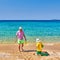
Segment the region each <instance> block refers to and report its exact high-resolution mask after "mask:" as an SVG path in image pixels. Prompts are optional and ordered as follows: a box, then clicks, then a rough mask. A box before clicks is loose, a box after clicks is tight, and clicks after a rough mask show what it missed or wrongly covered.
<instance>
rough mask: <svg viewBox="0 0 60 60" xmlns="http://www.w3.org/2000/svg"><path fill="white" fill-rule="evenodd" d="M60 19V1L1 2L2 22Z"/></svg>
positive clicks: (4, 0)
mask: <svg viewBox="0 0 60 60" xmlns="http://www.w3.org/2000/svg"><path fill="white" fill-rule="evenodd" d="M50 19H60V0H0V20H50Z"/></svg>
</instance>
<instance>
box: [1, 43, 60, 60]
mask: <svg viewBox="0 0 60 60" xmlns="http://www.w3.org/2000/svg"><path fill="white" fill-rule="evenodd" d="M43 51H47V52H48V53H49V54H50V55H49V56H37V55H36V47H35V43H28V44H25V45H24V52H19V50H18V44H0V60H60V43H44V48H43Z"/></svg>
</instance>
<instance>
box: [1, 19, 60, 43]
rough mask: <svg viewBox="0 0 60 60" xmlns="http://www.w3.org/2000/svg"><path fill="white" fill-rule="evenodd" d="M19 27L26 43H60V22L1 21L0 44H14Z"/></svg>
mask: <svg viewBox="0 0 60 60" xmlns="http://www.w3.org/2000/svg"><path fill="white" fill-rule="evenodd" d="M19 26H21V27H22V28H23V31H24V33H25V35H26V38H27V41H32V42H35V39H36V38H39V39H40V40H42V41H43V42H60V21H57V20H50V21H47V20H43V21H42V20H40V21H38V20H34V21H33V20H29V21H27V20H23V21H22V20H19V21H18V20H9V21H7V20H3V21H2V20H1V21H0V43H3V42H11V43H12V42H15V40H16V32H17V31H18V28H19Z"/></svg>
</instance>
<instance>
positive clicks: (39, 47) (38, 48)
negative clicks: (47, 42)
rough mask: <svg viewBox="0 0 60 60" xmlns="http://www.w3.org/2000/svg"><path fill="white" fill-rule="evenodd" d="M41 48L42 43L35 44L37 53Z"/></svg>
mask: <svg viewBox="0 0 60 60" xmlns="http://www.w3.org/2000/svg"><path fill="white" fill-rule="evenodd" d="M42 46H43V44H42V42H37V43H36V47H37V51H42Z"/></svg>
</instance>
